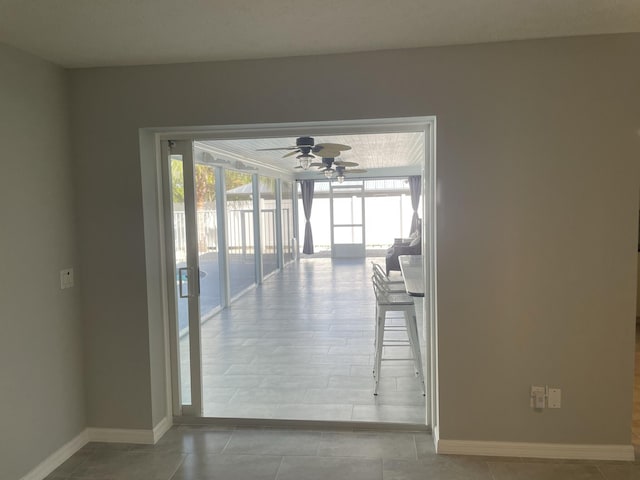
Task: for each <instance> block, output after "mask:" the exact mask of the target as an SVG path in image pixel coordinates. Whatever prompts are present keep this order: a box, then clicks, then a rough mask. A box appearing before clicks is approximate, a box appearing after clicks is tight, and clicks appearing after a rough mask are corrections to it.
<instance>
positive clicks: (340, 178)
mask: <svg viewBox="0 0 640 480" xmlns="http://www.w3.org/2000/svg"><path fill="white" fill-rule="evenodd" d="M336 180H338V183H342V182H344V175H338V176H337V177H336Z"/></svg>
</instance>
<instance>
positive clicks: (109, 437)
mask: <svg viewBox="0 0 640 480" xmlns="http://www.w3.org/2000/svg"><path fill="white" fill-rule="evenodd" d="M87 433H88V434H89V440H90V441H91V442H106V443H141V444H148V445H153V443H154V441H153V430H130V429H123V428H87Z"/></svg>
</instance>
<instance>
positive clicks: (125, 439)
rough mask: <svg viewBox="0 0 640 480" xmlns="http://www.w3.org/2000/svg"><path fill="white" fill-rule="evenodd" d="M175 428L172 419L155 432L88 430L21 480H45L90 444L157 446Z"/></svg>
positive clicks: (169, 418) (158, 427) (164, 420)
mask: <svg viewBox="0 0 640 480" xmlns="http://www.w3.org/2000/svg"><path fill="white" fill-rule="evenodd" d="M172 426H173V421H172V418H171V417H165V418H163V419H162V420H161V421H160V422H158V424H157V425H156V426H155V427H154V428H153V430H128V429H121V428H86V429H85V430H83V431H82V432H81V433H80V434H78V435H77V436H76V437H75V438H74V439H72V440H71V441H69V442H67V443H66V444H64V445H63V446H62V447H60V448H59V449H58V450H56V451H55V452H54V453H52V454H51V455H49V456H48V457H47V458H46V459H44V460H43V461H42V462H41V463H40V464H39V465H38V466H37V467H35V468H34V469H33V470H31V471H30V472H29V473H27V474H26V475H25V476H24V477H22V478H21V479H20V480H43V479H44V478H45V477H46V476H47V475H49V474H50V473H51V472H53V471H54V470H55V469H56V468H58V467H59V466H60V465H62V464H63V463H64V462H65V461H66V460H67V459H68V458H69V457H71V455H73V454H74V453H76V452H77V451H78V450H80V449H81V448H82V447H84V446H85V445H86V444H87V443H89V442H108V443H142V444H150V445H153V444H155V443H156V442H157V441H158V440H160V439H161V438H162V436H163V435H164V434H165V433H167V431H168V430H169V429H170V428H171V427H172Z"/></svg>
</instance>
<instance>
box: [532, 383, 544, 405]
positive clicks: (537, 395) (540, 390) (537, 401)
mask: <svg viewBox="0 0 640 480" xmlns="http://www.w3.org/2000/svg"><path fill="white" fill-rule="evenodd" d="M545 390H546V389H545V387H536V386H534V385H532V386H531V404H530V405H531V408H535V409H536V410H541V409H543V408H544V403H545V402H544V401H545V393H546V391H545Z"/></svg>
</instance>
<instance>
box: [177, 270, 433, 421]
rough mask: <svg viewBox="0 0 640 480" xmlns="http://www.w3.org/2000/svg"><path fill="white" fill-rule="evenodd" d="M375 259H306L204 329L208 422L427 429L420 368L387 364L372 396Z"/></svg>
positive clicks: (402, 352)
mask: <svg viewBox="0 0 640 480" xmlns="http://www.w3.org/2000/svg"><path fill="white" fill-rule="evenodd" d="M372 260H373V259H372V258H368V259H359V260H357V259H356V260H353V259H345V260H332V259H331V258H313V259H308V258H303V259H301V260H300V261H299V262H294V263H293V264H290V265H288V266H286V267H285V268H284V269H283V271H281V272H279V273H277V274H275V275H273V276H271V277H269V278H268V279H267V280H266V281H265V282H264V283H263V284H262V285H260V286H258V287H257V288H255V289H254V290H250V291H249V292H248V293H246V294H245V295H244V296H243V297H242V298H240V299H239V300H238V301H236V302H234V303H233V304H232V305H231V307H229V308H228V309H225V310H223V311H222V312H221V313H219V314H218V315H216V316H214V317H213V318H212V319H210V320H209V321H207V322H206V323H204V324H203V325H202V340H201V342H202V370H203V400H204V416H205V417H235V418H260V419H265V418H266V419H274V418H275V419H296V420H333V421H369V422H399V423H413V424H421V425H424V423H425V397H424V396H423V394H422V390H421V385H420V383H419V381H418V379H417V377H416V376H415V372H414V369H413V367H412V364H411V362H409V361H400V362H387V363H384V362H383V366H382V375H381V378H382V380H381V387H380V389H379V395H378V396H377V397H376V396H374V395H373V378H372V368H373V335H374V317H375V297H374V294H373V290H372V285H371V261H372ZM378 261H380V259H378ZM397 275H399V273H397ZM399 278H401V277H399ZM399 335H400V336H403V335H404V333H402V334H399ZM404 338H406V337H404ZM183 344H184V340H183ZM423 352H424V350H423ZM423 354H424V353H423ZM385 356H386V357H392V356H396V357H404V358H406V357H407V356H409V349H408V348H407V347H401V348H398V347H390V348H388V349H387V351H386V352H385ZM182 358H183V361H186V359H187V358H188V357H187V355H186V352H183V357H182Z"/></svg>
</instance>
